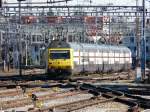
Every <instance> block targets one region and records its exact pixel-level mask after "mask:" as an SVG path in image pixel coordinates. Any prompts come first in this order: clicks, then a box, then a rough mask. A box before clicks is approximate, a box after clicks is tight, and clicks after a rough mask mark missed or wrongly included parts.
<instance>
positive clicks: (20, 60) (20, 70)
mask: <svg viewBox="0 0 150 112" xmlns="http://www.w3.org/2000/svg"><path fill="white" fill-rule="evenodd" d="M17 1H18V3H19V4H18V5H19V6H18V7H19V26H20V24H21V2H22V1H25V0H17ZM19 28H20V27H19ZM19 31H20V30H19ZM19 36H20V37H19V75H20V76H22V67H21V64H22V54H21V50H22V47H21V46H22V45H21V35H20V34H19Z"/></svg>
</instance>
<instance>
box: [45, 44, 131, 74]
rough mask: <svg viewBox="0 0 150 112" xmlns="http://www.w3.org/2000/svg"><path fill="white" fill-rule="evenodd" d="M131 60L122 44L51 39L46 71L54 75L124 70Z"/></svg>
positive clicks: (129, 66)
mask: <svg viewBox="0 0 150 112" xmlns="http://www.w3.org/2000/svg"><path fill="white" fill-rule="evenodd" d="M131 60H132V59H131V51H130V50H129V49H128V48H127V47H124V46H114V45H103V44H102V45H97V44H85V43H72V42H64V41H53V42H51V44H50V45H49V47H48V73H55V74H56V75H64V74H65V75H67V76H68V75H70V74H78V73H80V72H90V73H93V72H99V73H100V72H119V71H125V70H129V69H130V68H131V63H132V61H131ZM59 73H60V74H59ZM49 75H51V74H49Z"/></svg>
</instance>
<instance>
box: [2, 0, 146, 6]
mask: <svg viewBox="0 0 150 112" xmlns="http://www.w3.org/2000/svg"><path fill="white" fill-rule="evenodd" d="M3 1H7V2H16V1H17V0H3ZM26 1H31V0H26ZM46 1H47V0H32V2H46ZM56 1H57V0H56ZM88 1H90V0H73V1H72V2H69V4H73V5H75V4H84V5H86V4H89V2H88ZM108 3H113V4H114V5H136V0H92V4H93V5H99V4H103V5H104V4H108ZM141 3H142V2H141V0H139V4H140V5H141ZM146 4H148V3H147V2H146Z"/></svg>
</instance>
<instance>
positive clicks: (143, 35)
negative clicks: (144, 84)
mask: <svg viewBox="0 0 150 112" xmlns="http://www.w3.org/2000/svg"><path fill="white" fill-rule="evenodd" d="M142 5H143V16H142V40H141V41H142V53H141V72H142V80H144V79H145V67H146V41H145V0H143V1H142Z"/></svg>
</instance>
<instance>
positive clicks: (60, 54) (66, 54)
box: [50, 50, 70, 59]
mask: <svg viewBox="0 0 150 112" xmlns="http://www.w3.org/2000/svg"><path fill="white" fill-rule="evenodd" d="M50 59H70V51H69V50H50Z"/></svg>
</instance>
